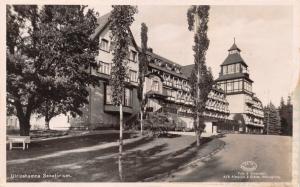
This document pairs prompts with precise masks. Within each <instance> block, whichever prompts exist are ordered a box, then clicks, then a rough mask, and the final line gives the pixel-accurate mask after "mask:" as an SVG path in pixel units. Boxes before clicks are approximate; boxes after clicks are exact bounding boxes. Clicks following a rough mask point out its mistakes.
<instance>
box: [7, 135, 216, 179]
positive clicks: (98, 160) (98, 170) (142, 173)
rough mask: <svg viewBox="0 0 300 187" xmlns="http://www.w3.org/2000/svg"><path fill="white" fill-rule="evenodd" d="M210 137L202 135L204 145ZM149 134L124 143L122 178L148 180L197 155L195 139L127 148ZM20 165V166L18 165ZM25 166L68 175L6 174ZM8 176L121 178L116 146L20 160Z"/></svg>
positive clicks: (36, 170) (32, 170)
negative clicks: (173, 146)
mask: <svg viewBox="0 0 300 187" xmlns="http://www.w3.org/2000/svg"><path fill="white" fill-rule="evenodd" d="M210 140H211V139H210V138H202V141H201V142H202V145H201V146H200V148H202V147H204V146H205V144H206V143H207V142H209V141H210ZM150 141H152V138H149V137H148V138H144V139H141V140H139V141H137V142H134V143H130V144H126V145H125V146H124V151H125V152H126V154H125V155H123V157H122V159H121V161H122V163H121V165H122V168H123V173H122V175H123V181H126V182H137V181H147V180H148V179H149V178H151V177H154V176H156V175H158V174H164V173H168V172H170V171H171V170H174V169H177V168H178V167H180V166H181V165H183V164H185V163H188V162H190V161H191V160H193V159H194V158H195V157H197V156H199V155H198V150H199V148H198V147H196V146H195V143H194V144H192V145H190V146H188V147H186V148H185V149H182V150H180V151H177V152H175V153H170V154H164V155H159V156H157V155H158V154H159V153H161V152H163V151H165V150H166V149H167V144H162V145H157V146H153V147H150V148H148V149H146V150H137V151H130V149H133V148H135V147H138V146H140V145H142V144H145V143H149V142H150ZM20 168H22V170H21V169H20ZM23 170H26V171H27V172H28V173H30V174H41V173H45V172H46V173H47V174H51V173H56V174H60V175H69V176H70V177H68V178H63V177H61V178H59V177H58V178H51V177H50V178H35V179H27V178H26V179H19V178H15V179H12V178H9V176H10V174H18V173H20V172H21V171H23ZM7 176H8V178H7V180H8V181H14V182H41V181H44V182H46V181H52V182H120V178H119V171H118V147H112V148H108V149H103V150H95V151H88V152H78V153H75V154H68V155H65V156H63V157H56V158H52V159H39V160H34V161H30V162H27V163H23V164H11V165H8V167H7Z"/></svg>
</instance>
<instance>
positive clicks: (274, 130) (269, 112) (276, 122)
mask: <svg viewBox="0 0 300 187" xmlns="http://www.w3.org/2000/svg"><path fill="white" fill-rule="evenodd" d="M263 121H264V126H265V131H266V133H267V134H276V135H279V134H280V133H281V132H280V131H281V125H280V116H279V111H278V110H277V108H276V107H275V106H274V105H273V104H272V103H271V102H270V103H269V105H268V106H266V107H265V108H264V120H263Z"/></svg>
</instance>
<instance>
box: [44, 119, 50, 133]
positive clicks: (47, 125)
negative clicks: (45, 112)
mask: <svg viewBox="0 0 300 187" xmlns="http://www.w3.org/2000/svg"><path fill="white" fill-rule="evenodd" d="M49 123H50V119H47V118H45V129H46V130H50V125H49Z"/></svg>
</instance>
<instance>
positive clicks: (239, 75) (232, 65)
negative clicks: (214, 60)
mask: <svg viewBox="0 0 300 187" xmlns="http://www.w3.org/2000/svg"><path fill="white" fill-rule="evenodd" d="M228 52H229V54H228V56H227V58H226V59H225V61H224V62H223V63H222V64H221V72H220V75H219V78H218V79H216V82H217V84H218V85H219V86H220V87H221V88H222V89H223V90H224V91H225V93H226V96H227V97H226V98H227V100H228V102H229V110H230V117H229V118H230V119H234V120H237V121H238V122H239V123H240V132H245V133H263V128H264V125H263V118H264V113H263V106H262V102H261V101H260V100H259V99H258V98H257V97H256V96H255V94H254V93H253V92H252V83H253V81H252V80H251V79H250V77H249V70H248V65H247V64H246V62H245V61H244V60H243V58H242V57H241V55H240V52H241V50H240V49H239V48H238V47H237V45H236V44H235V42H234V44H233V45H232V46H231V48H230V49H229V50H228Z"/></svg>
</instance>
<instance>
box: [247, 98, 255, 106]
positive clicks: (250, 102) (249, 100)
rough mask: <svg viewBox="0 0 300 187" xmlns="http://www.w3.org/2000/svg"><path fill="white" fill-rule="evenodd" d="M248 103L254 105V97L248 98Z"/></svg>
mask: <svg viewBox="0 0 300 187" xmlns="http://www.w3.org/2000/svg"><path fill="white" fill-rule="evenodd" d="M246 103H247V104H248V105H254V104H255V103H254V101H253V100H252V99H246Z"/></svg>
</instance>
